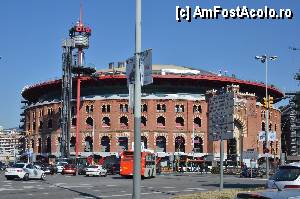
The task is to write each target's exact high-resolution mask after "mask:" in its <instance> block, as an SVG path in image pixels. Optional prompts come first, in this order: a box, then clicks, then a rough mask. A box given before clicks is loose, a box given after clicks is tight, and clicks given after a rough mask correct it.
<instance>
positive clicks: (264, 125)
mask: <svg viewBox="0 0 300 199" xmlns="http://www.w3.org/2000/svg"><path fill="white" fill-rule="evenodd" d="M261 130H262V131H265V130H266V124H265V122H262V123H261Z"/></svg>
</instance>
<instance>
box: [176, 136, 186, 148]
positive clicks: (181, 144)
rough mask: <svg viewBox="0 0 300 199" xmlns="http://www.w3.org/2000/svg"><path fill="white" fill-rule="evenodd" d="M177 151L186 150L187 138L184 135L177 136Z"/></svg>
mask: <svg viewBox="0 0 300 199" xmlns="http://www.w3.org/2000/svg"><path fill="white" fill-rule="evenodd" d="M175 151H176V152H185V140H184V138H183V137H182V136H178V137H176V138H175Z"/></svg>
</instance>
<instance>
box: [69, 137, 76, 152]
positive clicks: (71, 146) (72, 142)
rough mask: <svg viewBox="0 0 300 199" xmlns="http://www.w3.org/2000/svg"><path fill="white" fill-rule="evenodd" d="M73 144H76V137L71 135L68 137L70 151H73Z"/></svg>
mask: <svg viewBox="0 0 300 199" xmlns="http://www.w3.org/2000/svg"><path fill="white" fill-rule="evenodd" d="M75 145H76V137H75V136H72V137H71V139H70V152H75Z"/></svg>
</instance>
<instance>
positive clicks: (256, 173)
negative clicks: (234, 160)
mask: <svg viewBox="0 0 300 199" xmlns="http://www.w3.org/2000/svg"><path fill="white" fill-rule="evenodd" d="M251 172H252V176H251ZM240 177H241V178H251V177H252V178H256V177H263V172H262V171H261V170H260V169H257V168H252V171H251V168H246V167H244V168H243V169H242V171H241V173H240Z"/></svg>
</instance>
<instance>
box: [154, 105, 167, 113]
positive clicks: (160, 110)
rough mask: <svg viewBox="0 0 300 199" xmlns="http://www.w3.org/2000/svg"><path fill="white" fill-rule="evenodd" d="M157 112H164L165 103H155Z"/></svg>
mask: <svg viewBox="0 0 300 199" xmlns="http://www.w3.org/2000/svg"><path fill="white" fill-rule="evenodd" d="M156 110H157V112H166V111H167V108H166V105H165V104H157V105H156Z"/></svg>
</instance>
